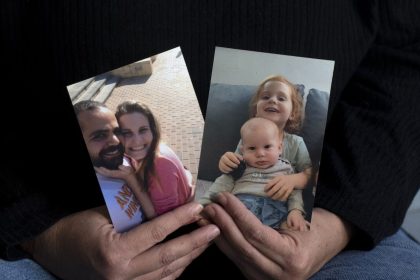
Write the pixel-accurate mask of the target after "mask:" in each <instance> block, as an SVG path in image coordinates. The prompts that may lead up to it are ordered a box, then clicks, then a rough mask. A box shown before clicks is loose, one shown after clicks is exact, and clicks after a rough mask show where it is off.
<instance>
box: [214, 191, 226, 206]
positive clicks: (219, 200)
mask: <svg viewBox="0 0 420 280" xmlns="http://www.w3.org/2000/svg"><path fill="white" fill-rule="evenodd" d="M216 199H217V203H219V204H222V205H225V204H226V197H225V195H224V194H223V193H218V194H217V197H216Z"/></svg>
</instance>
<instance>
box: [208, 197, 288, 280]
mask: <svg viewBox="0 0 420 280" xmlns="http://www.w3.org/2000/svg"><path fill="white" fill-rule="evenodd" d="M229 195H230V196H232V197H233V198H234V199H235V200H236V201H234V202H233V205H232V208H236V210H237V211H236V213H235V214H233V215H232V214H231V213H227V212H226V211H225V210H224V209H223V208H222V207H221V206H219V205H217V204H214V203H212V204H209V205H208V206H206V207H205V208H204V212H205V213H207V215H208V216H209V218H210V219H211V220H212V222H214V223H215V224H216V225H217V226H218V227H219V228H220V231H221V235H220V237H218V238H217V239H216V240H215V243H216V245H217V246H218V247H219V249H220V250H222V251H223V252H224V253H225V254H226V255H227V256H228V257H229V258H230V259H231V260H232V261H233V262H235V263H236V265H238V266H239V267H240V269H241V271H242V272H243V273H245V274H246V275H254V276H255V275H258V274H260V272H261V271H266V272H269V274H270V275H272V276H273V277H274V275H279V273H281V268H280V267H279V266H278V265H277V264H276V263H274V262H273V261H272V260H271V258H269V257H267V256H266V255H264V252H262V251H260V250H259V248H256V247H255V246H254V244H251V242H250V241H249V240H248V238H249V236H251V237H250V239H254V238H257V239H259V237H256V236H262V235H264V234H263V231H264V230H270V231H272V232H273V233H274V234H278V233H277V232H276V231H274V230H273V229H271V228H269V227H266V226H264V225H262V224H261V222H260V221H259V220H258V219H257V218H256V217H255V216H254V215H253V214H252V213H251V212H250V211H248V209H246V208H245V206H244V205H243V204H242V203H241V202H240V201H239V200H238V199H237V198H235V197H234V196H233V195H231V194H229ZM230 210H233V209H230ZM238 219H239V223H240V224H241V226H240V227H238ZM242 228H246V230H243V229H242Z"/></svg>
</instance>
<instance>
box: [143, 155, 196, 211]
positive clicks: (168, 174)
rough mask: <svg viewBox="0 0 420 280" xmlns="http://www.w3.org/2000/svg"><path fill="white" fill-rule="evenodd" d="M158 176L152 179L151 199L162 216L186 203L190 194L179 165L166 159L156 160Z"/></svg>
mask: <svg viewBox="0 0 420 280" xmlns="http://www.w3.org/2000/svg"><path fill="white" fill-rule="evenodd" d="M155 168H156V170H155V172H156V176H153V178H151V181H150V182H151V183H150V187H149V193H150V197H151V199H152V202H153V205H154V207H155V210H156V213H157V214H158V215H161V214H163V213H166V212H168V211H170V210H172V209H174V208H176V207H178V206H179V205H181V204H184V203H185V202H186V199H187V197H189V194H186V193H185V194H184V195H183V193H184V192H187V186H185V184H184V183H186V182H184V181H183V179H182V177H181V176H182V174H180V173H179V172H180V171H179V169H178V168H177V165H176V164H175V163H173V162H172V161H171V160H169V159H167V158H165V157H159V158H156V159H155Z"/></svg>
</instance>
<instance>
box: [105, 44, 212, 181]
mask: <svg viewBox="0 0 420 280" xmlns="http://www.w3.org/2000/svg"><path fill="white" fill-rule="evenodd" d="M139 59H143V58H139ZM132 99H133V100H138V101H140V102H142V103H145V104H146V105H148V106H149V108H150V109H151V110H152V112H153V114H154V115H155V116H156V117H157V118H158V120H159V123H160V125H161V130H162V141H163V142H164V143H166V144H167V145H169V146H170V147H171V148H172V149H173V150H174V151H175V153H176V154H177V155H178V156H179V158H180V159H181V161H182V163H183V164H184V165H185V166H186V167H187V168H188V169H189V170H190V171H191V173H192V174H193V176H194V179H196V178H197V171H198V162H199V157H200V151H201V142H202V135H203V128H204V120H203V116H202V114H201V111H200V107H199V104H198V101H197V97H196V95H195V93H194V89H193V86H192V83H191V80H190V78H189V74H188V70H187V68H186V65H185V62H184V58H183V56H182V54H181V51H180V49H179V48H175V49H172V50H170V51H167V52H164V53H161V54H159V55H157V57H156V60H155V61H154V62H153V73H152V75H150V76H146V77H144V76H143V77H135V78H128V79H124V80H122V81H121V82H120V83H119V84H118V85H117V86H116V87H115V88H114V90H113V92H112V94H111V96H110V97H109V98H108V99H107V100H106V105H107V106H108V107H109V108H111V110H115V108H116V106H117V105H118V104H119V103H121V102H122V101H125V100H132Z"/></svg>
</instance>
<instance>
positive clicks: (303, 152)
mask: <svg viewBox="0 0 420 280" xmlns="http://www.w3.org/2000/svg"><path fill="white" fill-rule="evenodd" d="M297 144H298V147H297V151H296V158H295V162H296V166H295V169H296V170H295V172H296V173H299V172H302V171H303V170H305V169H308V168H311V167H312V162H311V158H310V157H309V152H308V149H307V148H306V145H305V142H304V141H303V139H302V138H301V137H299V141H298V143H297Z"/></svg>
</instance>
